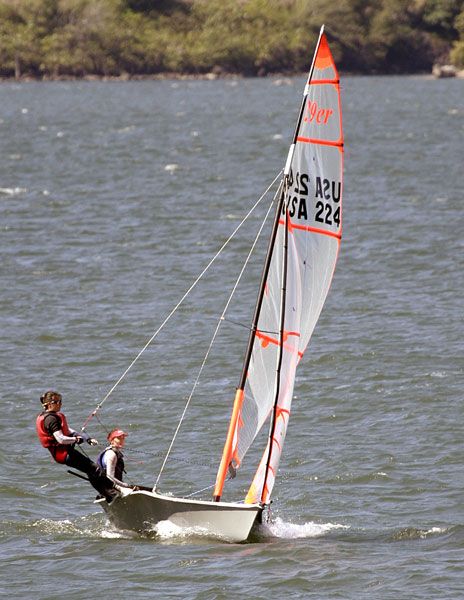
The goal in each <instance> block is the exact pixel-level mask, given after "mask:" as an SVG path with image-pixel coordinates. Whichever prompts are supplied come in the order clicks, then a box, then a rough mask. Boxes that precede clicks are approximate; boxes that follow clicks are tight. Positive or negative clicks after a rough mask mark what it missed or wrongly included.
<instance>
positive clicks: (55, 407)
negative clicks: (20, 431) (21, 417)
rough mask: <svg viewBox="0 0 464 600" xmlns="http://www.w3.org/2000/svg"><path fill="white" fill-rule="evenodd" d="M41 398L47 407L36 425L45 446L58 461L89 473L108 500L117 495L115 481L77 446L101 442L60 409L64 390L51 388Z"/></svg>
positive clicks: (91, 479)
mask: <svg viewBox="0 0 464 600" xmlns="http://www.w3.org/2000/svg"><path fill="white" fill-rule="evenodd" d="M40 402H41V403H42V406H43V409H44V410H43V411H42V412H41V413H40V414H39V415H38V416H37V419H36V429H37V435H38V436H39V440H40V443H41V444H42V446H43V447H44V448H47V449H48V450H49V451H50V454H51V455H52V456H53V458H54V460H55V461H56V462H58V463H61V464H65V465H67V466H68V467H73V468H75V469H78V470H79V471H82V472H83V473H86V475H87V477H88V478H89V481H90V483H91V484H92V486H93V487H94V488H95V489H96V490H97V492H98V493H99V494H101V495H102V496H104V497H105V498H106V500H107V501H108V502H111V501H112V500H114V498H115V497H116V496H117V495H118V492H117V490H116V488H115V486H114V483H113V482H112V481H111V480H110V479H108V477H107V476H106V475H105V473H104V472H103V471H102V469H101V468H100V467H99V466H98V465H96V464H95V463H94V462H93V461H92V460H90V458H89V457H88V456H86V455H85V454H83V452H81V451H80V450H77V449H76V444H82V443H83V442H87V443H88V444H90V445H92V446H93V445H96V444H98V442H97V440H95V439H93V438H91V437H90V436H89V435H88V434H87V433H85V432H84V431H82V432H81V433H78V432H77V431H74V430H73V429H71V428H70V427H69V425H68V422H67V420H66V417H65V415H64V414H63V413H62V412H61V404H62V397H61V394H59V393H58V392H54V391H52V390H49V391H48V392H45V394H43V395H42V396H41V397H40Z"/></svg>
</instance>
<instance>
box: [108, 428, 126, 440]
mask: <svg viewBox="0 0 464 600" xmlns="http://www.w3.org/2000/svg"><path fill="white" fill-rule="evenodd" d="M128 435H129V434H128V433H126V432H125V431H123V430H122V429H113V431H110V432H109V434H108V437H107V438H106V439H107V440H108V441H109V442H111V441H112V440H114V438H117V437H119V438H120V437H126V436H128Z"/></svg>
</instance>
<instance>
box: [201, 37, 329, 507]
mask: <svg viewBox="0 0 464 600" xmlns="http://www.w3.org/2000/svg"><path fill="white" fill-rule="evenodd" d="M323 31H324V26H322V27H321V30H320V33H319V39H318V42H317V45H316V49H315V52H314V56H313V60H312V64H311V69H310V72H309V75H308V80H307V83H306V86H305V89H304V93H303V98H302V101H301V107H300V111H299V115H298V119H297V123H296V126H295V132H294V135H293V140H292V143H291V145H290V148H289V152H288V156H287V160H286V164H285V169H284V175H283V179H282V182H281V191H280V195H279V200H278V203H277V207H276V212H275V217H274V223H273V227H272V231H271V236H270V240H269V245H268V249H267V254H266V257H265V261H264V267H263V272H262V276H261V282H260V286H259V290H258V296H257V301H256V305H255V310H254V314H253V319H252V323H251V327H250V335H249V339H248V344H247V348H246V352H245V357H244V361H243V367H242V372H241V376H240V381H239V385H238V387H237V391H236V395H235V401H234V407H233V411H232V417H231V420H230V424H229V429H228V434H227V438H226V442H225V445H224V450H223V453H222V458H221V463H220V466H219V469H218V474H217V477H216V485H215V489H214V495H213V500H214V501H216V502H219V501H220V499H221V496H222V490H223V486H224V482H225V478H226V475H227V471H228V469H229V467H230V466H231V462H232V460H233V458H234V452H235V451H236V442H237V434H238V427H239V422H240V421H239V419H240V418H241V410H242V405H243V402H244V400H245V384H246V381H247V376H248V371H249V367H250V361H251V357H252V354H253V348H254V344H255V339H256V336H257V331H258V322H259V318H260V314H261V310H262V306H263V299H264V295H265V289H266V284H267V280H268V275H269V270H270V266H271V262H272V259H273V252H274V246H275V243H276V238H277V232H278V228H279V221H280V219H281V217H282V216H283V215H285V233H284V235H285V240H286V241H285V244H284V246H285V249H284V255H283V265H282V266H283V269H284V272H283V280H282V292H281V306H280V311H279V312H280V322H279V340H280V350H279V355H278V357H277V372H276V380H275V382H276V391H275V395H274V401H273V404H272V409H271V410H272V423H271V427H270V436H271V439H270V441H269V451H268V456H267V460H266V473H265V480H266V479H267V473H268V470H269V465H270V460H271V455H272V445H273V444H272V436H273V434H274V430H275V423H276V415H277V411H278V399H279V387H280V377H281V375H280V367H281V366H282V360H283V358H282V357H283V342H284V336H285V328H284V326H285V322H284V321H285V313H284V310H285V295H286V290H285V287H286V286H285V281H284V280H285V279H286V270H287V258H286V255H287V248H286V247H287V240H288V227H287V225H288V218H289V216H288V215H287V210H286V207H284V204H285V200H286V197H287V195H288V194H287V192H288V188H289V185H290V184H291V181H290V172H291V165H292V161H293V156H294V152H295V147H296V143H297V138H298V134H299V131H300V128H301V123H302V119H303V115H304V112H305V106H306V102H307V97H308V94H309V86H310V82H311V79H312V76H313V72H314V68H315V63H316V56H317V53H318V50H319V47H320V44H321V39H322V35H323ZM261 497H262V498H263V497H264V487H263V489H262V492H261Z"/></svg>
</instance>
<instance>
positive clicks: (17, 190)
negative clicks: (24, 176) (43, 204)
mask: <svg viewBox="0 0 464 600" xmlns="http://www.w3.org/2000/svg"><path fill="white" fill-rule="evenodd" d="M23 192H27V190H26V188H21V187H14V188H0V194H6V195H7V196H17V195H18V194H22V193H23Z"/></svg>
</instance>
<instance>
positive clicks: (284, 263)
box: [261, 25, 324, 502]
mask: <svg viewBox="0 0 464 600" xmlns="http://www.w3.org/2000/svg"><path fill="white" fill-rule="evenodd" d="M323 33H324V25H322V27H321V29H320V31H319V39H318V41H317V44H316V49H315V50H314V56H313V60H312V63H311V68H310V70H309V75H308V81H307V83H306V86H305V89H304V93H303V100H302V102H301V107H300V113H299V115H298V119H297V123H296V127H295V132H294V134H293V142H292V144H291V146H290V149H289V153H288V157H287V164H286V166H285V171H286V173H285V182H284V189H283V194H284V196H285V194H286V191H287V187H288V177H289V172H290V165H291V162H292V159H293V153H294V150H295V144H296V141H297V137H298V132H299V130H300V125H301V120H302V118H303V114H304V110H305V106H306V99H307V96H308V94H309V86H310V83H311V79H312V76H313V72H314V65H315V62H316V56H317V52H318V50H319V46H320V43H321V38H322V34H323ZM288 218H289V217H288V210H287V207H285V221H284V228H285V234H284V236H285V237H284V244H283V258H282V295H281V304H280V329H279V339H280V344H279V359H278V365H277V372H276V390H275V397H274V406H273V409H272V420H271V426H270V429H269V452H268V456H267V461H266V471H265V476H264V481H263V487H262V490H261V502H264V499H265V490H266V484H267V478H268V474H269V468H270V462H271V456H272V449H273V438H274V433H275V427H276V415H277V408H278V401H279V392H280V374H281V367H282V357H283V347H284V331H285V300H286V293H287V262H288V261H287V259H288Z"/></svg>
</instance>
